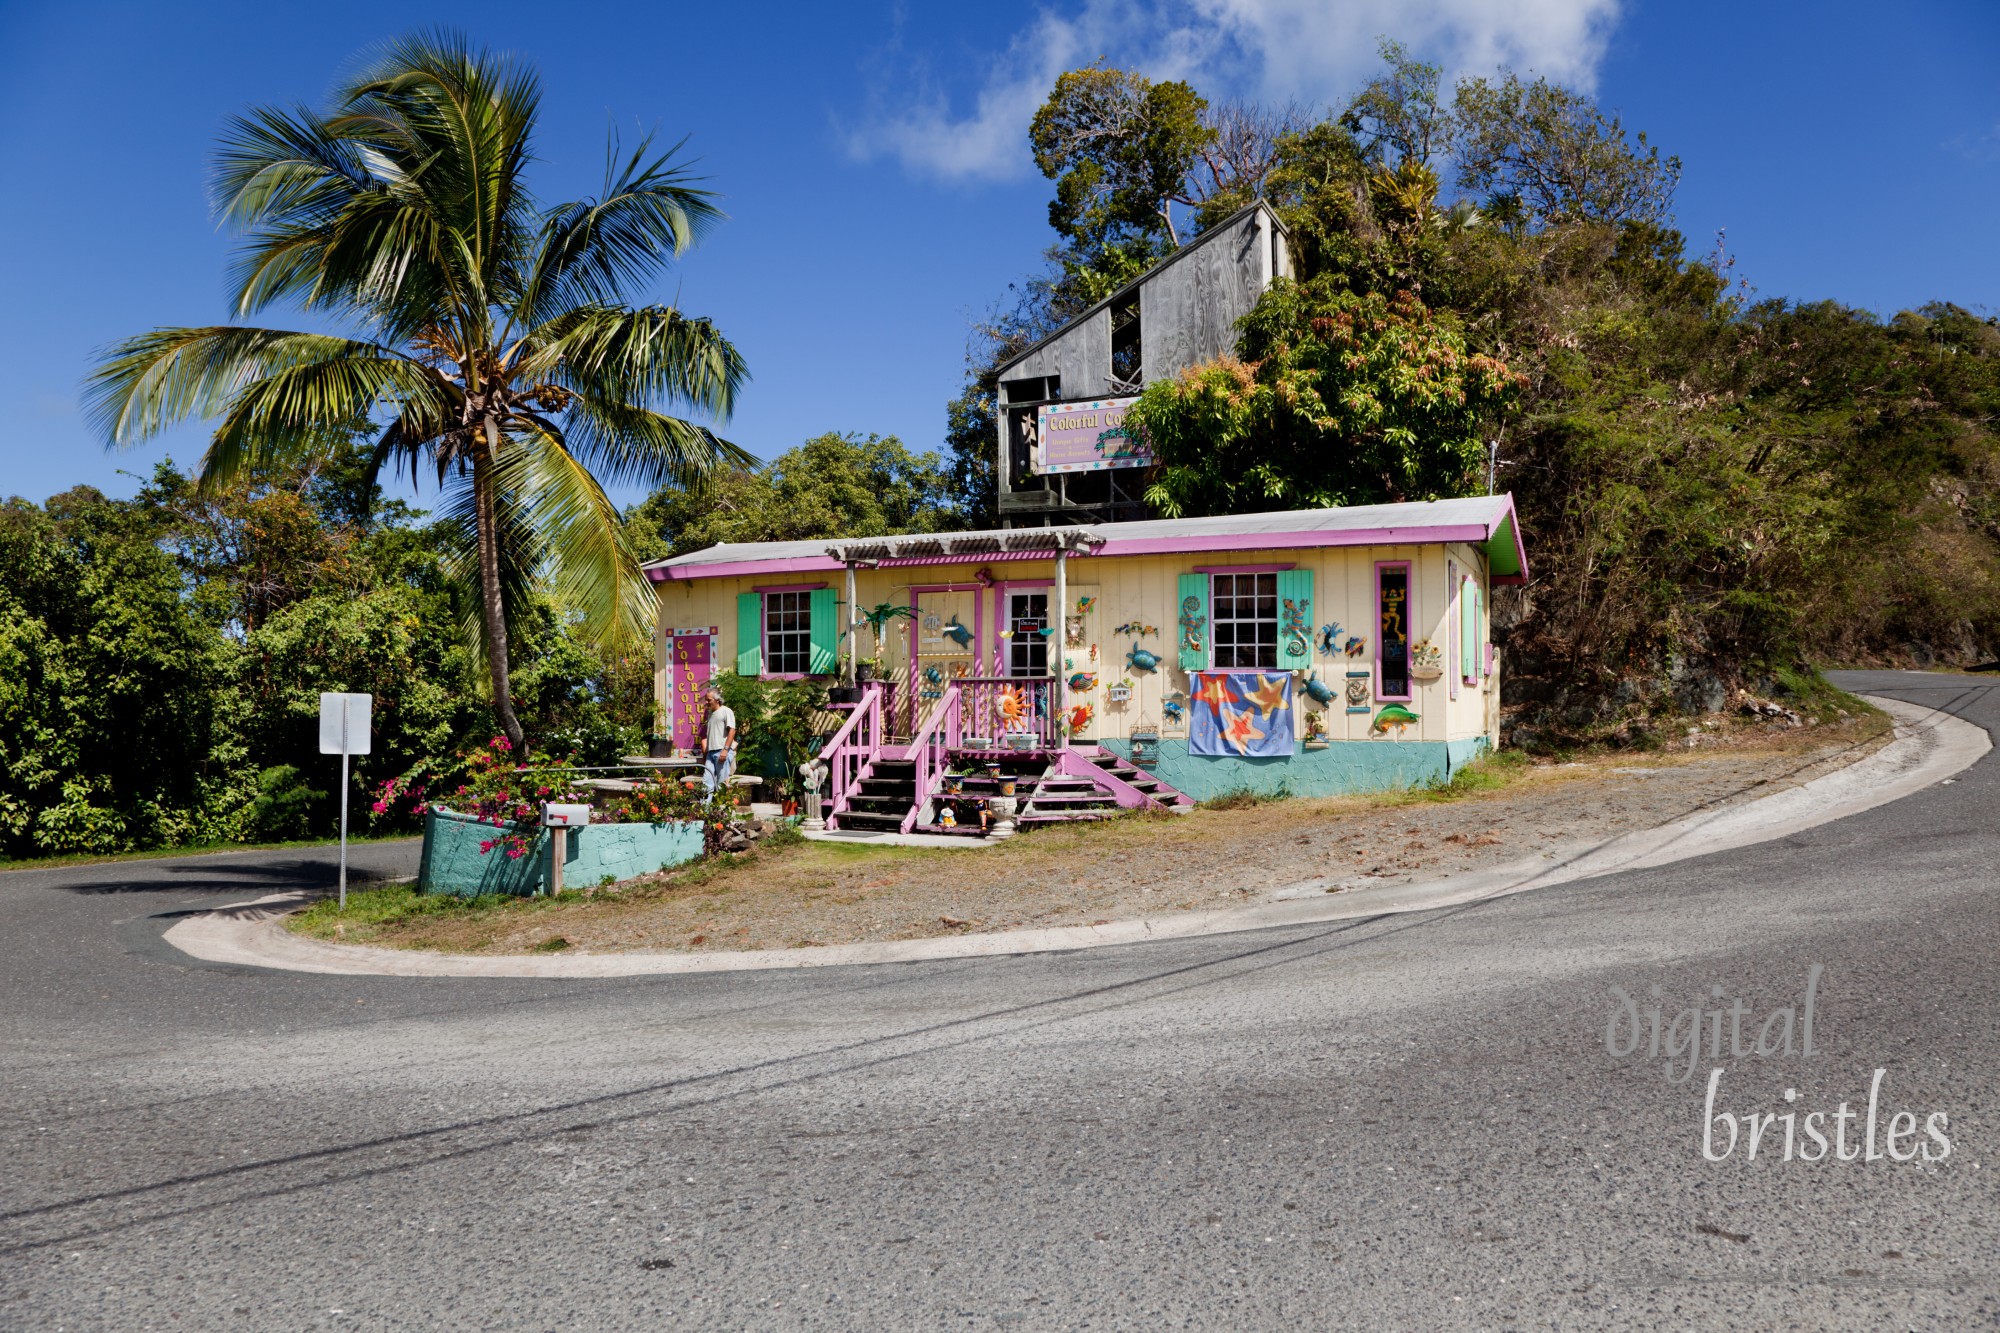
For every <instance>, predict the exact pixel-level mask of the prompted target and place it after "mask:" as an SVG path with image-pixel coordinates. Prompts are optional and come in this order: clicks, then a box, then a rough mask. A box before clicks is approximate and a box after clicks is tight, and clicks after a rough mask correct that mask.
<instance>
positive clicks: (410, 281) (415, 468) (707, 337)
mask: <svg viewBox="0 0 2000 1333" xmlns="http://www.w3.org/2000/svg"><path fill="white" fill-rule="evenodd" d="M540 96H541V93H540V86H539V82H538V80H537V78H536V76H535V74H534V72H533V70H531V69H529V68H527V67H525V66H523V65H521V64H519V63H516V62H515V61H513V60H511V59H508V58H505V57H500V56H495V55H493V54H491V53H489V52H487V51H484V50H474V49H472V48H470V47H468V46H467V44H466V43H465V41H464V39H463V38H461V37H459V36H457V35H455V34H452V33H449V32H436V33H428V34H423V35H420V36H415V37H409V38H405V39H403V40H401V41H398V42H396V43H394V44H392V45H391V46H390V47H388V48H387V50H386V51H385V52H384V54H383V55H382V57H381V59H380V60H379V61H378V62H377V63H376V64H375V65H374V66H373V67H372V68H370V69H368V70H367V71H366V72H364V73H362V74H361V75H360V76H359V77H357V78H356V79H354V80H353V81H351V82H350V83H348V84H347V85H346V86H344V87H342V88H340V89H339V90H338V91H337V92H336V94H335V96H334V100H333V105H332V107H331V108H330V109H329V110H327V111H326V112H324V113H320V112H314V111H311V110H308V109H304V108H298V109H292V110H280V109H271V108H266V109H261V110H257V111H254V112H252V113H251V114H249V115H247V116H244V117H241V118H239V119H237V120H236V121H235V122H233V123H232V125H231V126H230V128H229V129H228V131H227V132H226V133H225V135H224V138H223V141H222V145H221V149H220V151H219V153H218V155H217V162H216V166H217V173H216V183H215V202H216V208H217V211H218V213H219V215H220V216H221V217H222V219H223V220H224V221H225V222H227V223H230V224H233V225H235V226H236V227H237V228H239V229H240V230H242V231H243V232H244V233H245V239H246V244H245V246H244V248H243V250H242V252H241V254H240V257H239V258H238V260H237V262H236V264H235V267H234V270H233V273H232V282H233V285H234V289H235V293H234V304H235V309H236V314H237V317H238V318H243V317H245V316H248V315H250V314H252V313H254V312H256V311H259V310H262V309H263V308H265V307H266V306H269V305H272V304H274V303H277V302H289V303H291V304H293V305H295V306H298V307H301V308H303V309H304V310H306V311H310V312H314V313H316V314H318V315H320V316H321V318H323V319H326V320H328V321H329V322H332V323H334V324H336V326H343V327H347V328H348V329H350V331H351V333H352V336H342V335H338V334H329V333H314V332H288V331H280V330H274V329H261V328H244V327H235V326H222V327H209V328H177V329H158V330H155V331H154V332H152V333H148V334H144V335H141V336H140V337H137V338H133V339H130V340H129V341H127V342H124V343H122V344H120V345H118V346H117V347H115V348H113V349H111V351H109V352H108V353H107V354H106V355H105V358H104V360H103V362H102V364H101V365H100V366H99V368H98V370H97V371H96V373H95V374H94V375H93V376H92V378H91V381H90V383H89V386H88V394H89V398H90V403H91V409H92V413H93V416H94V418H95V419H96V421H97V423H98V425H99V426H100V428H101V429H102V430H103V432H104V435H105V437H106V439H107V441H108V443H109V445H110V446H111V447H114V448H116V447H126V446H130V445H132V444H135V443H137V442H139V441H141V440H144V439H146V438H148V437H150V436H152V435H154V434H156V433H157V432H159V431H160V430H161V429H163V428H164V427H166V426H168V425H170V424H172V423H174V422H176V421H180V420H184V419H186V418H188V417H192V416H200V417H207V418H219V422H218V424H217V426H216V428H215V432H214V435H213V437H212V438H211V440H210V443H209V446H208V450H207V452H206V454H205V455H204V456H203V458H202V462H201V469H200V474H199V476H200V481H201V483H202V485H203V486H204V487H209V488H219V487H222V486H225V485H227V484H228V483H229V482H231V481H232V480H233V479H236V478H238V477H243V476H254V475H256V474H257V473H258V472H259V471H261V470H263V469H266V468H269V467H272V466H280V465H284V464H287V463H296V462H300V461H305V460H306V459H308V458H310V457H311V456H313V455H314V454H315V453H317V452H318V451H321V450H324V449H325V447H326V441H327V439H328V432H327V429H326V428H327V427H328V426H331V425H336V424H338V423H345V422H348V421H352V420H354V419H355V418H357V417H368V418H372V419H373V420H374V421H375V422H376V423H377V425H381V424H383V423H386V429H384V430H383V432H382V434H381V436H380V438H379V441H378V442H377V443H376V445H375V450H374V457H373V469H374V470H379V469H381V468H383V467H385V466H388V467H391V468H403V467H407V468H408V470H409V472H410V475H411V478H412V480H413V481H414V480H416V479H417V477H418V476H419V474H420V473H421V472H424V471H427V470H428V468H429V467H431V466H434V467H435V469H436V476H437V483H438V485H439V487H440V490H441V491H442V495H443V508H444V518H445V522H444V523H443V524H442V527H443V530H444V531H445V533H446V536H447V540H448V541H449V542H450V543H452V555H453V557H454V559H455V560H456V561H457V564H458V573H459V574H460V575H461V576H462V577H464V578H465V579H466V580H467V582H468V583H471V584H476V586H477V590H478V595H477V596H476V597H473V598H471V599H469V601H470V605H471V610H470V611H469V612H468V619H467V622H466V629H467V632H468V634H469V635H470V636H471V637H472V642H473V645H474V648H475V652H477V653H478V654H479V655H480V656H482V657H483V658H484V660H485V664H486V667H487V670H488V671H489V673H490V674H491V678H492V685H493V707H494V711H495V713H496V714H497V715H498V719H499V722H500V725H501V727H502V729H503V730H504V731H505V732H506V734H507V736H508V738H509V739H510V740H512V741H513V743H514V744H515V745H516V746H517V747H518V746H520V745H521V744H522V742H523V736H522V733H521V725H520V723H519V722H518V721H517V720H516V719H515V716H514V708H513V701H512V697H511V694H510V692H509V689H508V660H507V645H508V623H509V620H510V618H511V617H512V616H513V614H514V613H515V612H517V611H518V610H519V609H521V608H522V607H523V606H525V599H526V597H527V595H528V593H529V591H530V590H531V589H532V588H534V587H535V586H538V585H541V586H547V587H549V588H550V589H551V590H552V591H553V592H554V593H555V594H556V596H557V597H558V599H559V600H561V601H562V602H563V603H564V604H565V605H567V606H569V607H571V608H574V609H576V610H578V611H580V612H581V613H582V619H583V623H584V625H585V627H586V628H587V630H588V632H589V633H590V634H591V635H592V636H593V637H596V638H598V639H599V640H600V641H606V642H615V641H619V640H620V639H622V638H623V636H625V635H628V634H632V633H637V634H638V635H640V636H641V637H643V636H644V635H645V633H646V626H647V623H648V619H649V616H650V614H651V605H650V602H649V599H648V597H647V590H646V583H645V580H644V579H643V578H642V577H641V575H640V573H639V569H638V565H637V562H636V561H635V560H634V558H633V556H632V553H631V550H630V548H629V546H628V545H627V542H626V539H625V533H624V530H623V528H622V526H621V524H620V522H619V517H618V512H617V510H616V508H615V507H614V506H613V505H612V503H611V501H610V499H609V497H607V496H606V495H605V493H604V490H603V486H602V485H601V484H600V480H599V479H600V478H603V479H605V480H615V481H621V482H637V483H640V484H644V485H647V486H657V485H659V484H662V483H664V482H672V483H676V484H680V485H687V484H689V483H691V482H694V481H696V480H698V479H699V478H701V477H702V476H705V475H707V474H709V473H711V472H712V471H714V470H716V469H717V468H720V467H737V466H744V465H747V464H748V463H750V462H751V461H752V460H751V459H750V457H749V456H748V455H747V454H746V453H744V451H742V450H741V449H739V448H737V447H736V446H735V445H732V444H729V443H728V442H726V441H724V440H722V439H719V438H717V437H716V435H715V434H713V433H712V432H711V431H710V430H708V429H707V428H705V427H703V426H700V425H697V424H694V423H692V422H690V421H687V420H684V419H682V418H681V417H678V416H673V415H669V414H668V412H669V411H670V410H674V409H683V408H694V409H697V410H698V411H700V412H703V413H706V414H707V415H708V416H710V417H711V418H712V419H715V420H726V419H727V417H728V415H729V413H730V411H731V409H732V407H733V405H734V403H735V400H736V396H737V393H738V392H739V390H740V388H741V386H742V384H743V382H744V380H745V379H746V378H747V376H746V372H745V370H744V366H743V362H742V359H741V358H740V357H739V356H738V355H737V352H736V349H735V348H734V347H732V346H731V345H730V343H729V342H728V340H727V339H725V338H724V337H723V336H722V335H721V334H720V333H719V332H718V331H717V330H716V328H715V327H714V325H712V324H711V323H709V321H707V320H705V319H697V318H691V317H689V316H687V315H685V314H683V313H681V312H680V311H679V310H676V309H673V308H671V307H667V306H659V305H649V306H640V307H635V306H632V305H630V304H627V303H626V302H625V300H624V294H625V292H626V291H628V290H629V289H630V288H631V287H633V286H635V285H637V284H639V283H641V282H644V281H645V280H647V279H649V278H651V277H653V276H655V275H657V274H658V273H660V272H661V271H662V270H663V269H664V268H666V267H667V266H668V265H669V264H670V263H671V262H672V261H673V260H675V259H676V258H678V257H679V256H680V255H681V254H682V253H684V252H685V251H686V250H687V248H688V247H689V246H690V245H691V244H692V243H693V242H694V241H695V239H696V238H697V237H698V236H699V235H700V234H701V233H702V231H703V230H704V229H705V228H706V227H707V226H708V225H709V224H710V223H712V222H714V221H715V220H716V219H718V218H719V217H721V213H720V212H719V211H718V210H717V208H716V207H715V204H714V196H713V195H712V194H711V193H709V192H708V191H706V190H701V189H697V188H695V187H694V185H693V183H692V182H693V181H694V180H696V179H697V178H695V177H692V176H689V175H688V174H687V172H686V171H685V170H684V168H683V167H682V166H681V165H679V163H678V161H677V159H678V157H679V145H675V146H674V147H673V148H670V149H667V150H666V151H664V152H658V153H656V152H654V150H653V142H652V139H651V137H650V136H648V137H647V139H646V140H645V141H644V142H642V143H641V144H640V146H639V147H638V149H637V150H636V151H634V152H632V153H630V154H629V155H627V154H623V153H621V152H620V151H619V150H618V148H617V146H616V143H615V141H614V143H613V146H612V149H611V151H610V152H609V153H608V155H607V158H606V169H605V184H604V187H603V192H602V194H601V195H600V196H599V197H598V198H595V199H584V200H579V201H576V202H571V203H563V204H557V205H555V206H553V207H544V206H542V205H540V204H539V203H537V201H536V200H535V198H534V196H533V195H532V194H530V193H529V191H528V187H527V183H526V180H525V173H526V169H527V167H528V164H529V162H530V161H531V160H532V153H531V141H532V138H533V133H534V129H535V120H536V112H537V108H538V105H539V102H540ZM372 475H373V472H372V471H371V477H372Z"/></svg>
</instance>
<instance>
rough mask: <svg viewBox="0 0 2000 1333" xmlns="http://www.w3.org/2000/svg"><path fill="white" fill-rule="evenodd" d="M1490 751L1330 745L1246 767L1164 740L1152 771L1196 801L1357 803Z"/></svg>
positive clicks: (1483, 747) (1480, 740)
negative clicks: (1328, 799) (1248, 797)
mask: <svg viewBox="0 0 2000 1333" xmlns="http://www.w3.org/2000/svg"><path fill="white" fill-rule="evenodd" d="M1099 743H1100V744H1101V745H1103V746H1104V748H1105V749H1107V750H1110V751H1111V752H1113V753H1114V754H1116V755H1118V756H1119V757H1120V758H1121V759H1130V758H1131V757H1132V746H1131V744H1130V743H1129V742H1127V741H1120V740H1107V741H1101V742H1099ZM1487 749H1488V746H1487V742H1486V738H1485V737H1484V736H1471V737H1467V738H1466V739H1464V740H1456V741H1396V740H1379V741H1329V742H1327V746H1326V748H1325V749H1324V750H1307V749H1304V748H1300V749H1298V750H1295V751H1294V752H1293V753H1292V755H1291V757H1290V758H1284V757H1277V758H1271V759H1239V758H1237V757H1235V756H1234V755H1206V754H1190V753H1188V743H1187V741H1186V740H1185V739H1184V738H1183V739H1179V740H1162V741H1161V742H1160V761H1159V762H1158V763H1157V764H1154V765H1152V766H1151V768H1152V773H1153V775H1154V776H1155V777H1157V778H1159V779H1160V780H1161V781H1163V782H1165V783H1167V784H1169V785H1170V786H1172V787H1174V788H1176V789H1178V790H1180V791H1182V792H1185V793H1186V794H1187V795H1189V796H1191V797H1193V798H1194V799H1195V800H1197V801H1206V800H1210V799H1212V798H1213V797H1217V796H1227V795H1229V794H1230V793H1232V792H1239V791H1250V792H1255V793H1256V794H1258V795H1259V796H1351V795H1354V794H1356V793H1359V792H1370V791H1400V790H1403V789H1405V788H1409V787H1420V786H1423V785H1424V784H1426V783H1431V782H1443V781H1446V780H1448V779H1449V778H1450V777H1451V775H1452V774H1453V773H1455V772H1457V771H1458V770H1459V769H1461V768H1463V767H1464V766H1465V765H1467V764H1469V763H1471V762H1472V761H1473V760H1475V759H1477V758H1478V757H1479V756H1480V755H1482V754H1485V753H1486V751H1487Z"/></svg>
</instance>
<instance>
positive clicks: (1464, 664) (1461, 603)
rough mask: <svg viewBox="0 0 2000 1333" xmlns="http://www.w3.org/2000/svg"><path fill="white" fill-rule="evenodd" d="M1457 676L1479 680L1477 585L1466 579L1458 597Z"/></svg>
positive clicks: (1470, 680) (1469, 679)
mask: <svg viewBox="0 0 2000 1333" xmlns="http://www.w3.org/2000/svg"><path fill="white" fill-rule="evenodd" d="M1458 612H1459V614H1458V674H1459V676H1460V677H1462V678H1463V679H1464V680H1466V681H1467V682H1468V683H1469V682H1472V681H1475V680H1478V679H1479V585H1478V584H1477V583H1474V582H1473V581H1472V580H1471V579H1470V578H1467V579H1466V580H1465V582H1464V583H1463V584H1462V585H1461V587H1460V591H1459V597H1458Z"/></svg>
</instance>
